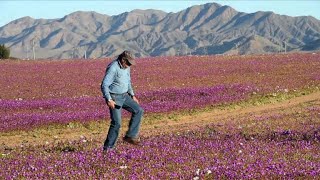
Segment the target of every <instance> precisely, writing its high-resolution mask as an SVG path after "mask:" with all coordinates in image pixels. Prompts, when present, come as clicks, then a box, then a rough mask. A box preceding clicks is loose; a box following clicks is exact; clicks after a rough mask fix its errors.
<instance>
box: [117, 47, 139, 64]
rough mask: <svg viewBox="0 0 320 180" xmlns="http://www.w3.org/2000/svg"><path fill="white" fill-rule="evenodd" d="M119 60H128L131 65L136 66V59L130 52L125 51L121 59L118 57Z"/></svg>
mask: <svg viewBox="0 0 320 180" xmlns="http://www.w3.org/2000/svg"><path fill="white" fill-rule="evenodd" d="M118 59H119V60H121V59H124V60H127V61H128V62H129V63H130V65H135V64H136V61H135V60H134V57H133V54H132V53H131V52H130V51H127V50H125V51H123V52H122V53H121V54H120V55H119V57H118Z"/></svg>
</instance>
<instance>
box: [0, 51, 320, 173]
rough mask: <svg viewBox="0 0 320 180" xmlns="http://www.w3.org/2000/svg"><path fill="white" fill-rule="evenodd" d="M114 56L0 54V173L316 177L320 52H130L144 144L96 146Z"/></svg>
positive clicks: (319, 168)
mask: <svg viewBox="0 0 320 180" xmlns="http://www.w3.org/2000/svg"><path fill="white" fill-rule="evenodd" d="M111 60H112V59H95V60H76V59H75V60H36V61H22V60H14V61H9V60H3V61H0V74H1V76H0V88H1V91H0V121H1V123H0V135H1V140H0V143H1V144H0V148H1V149H0V151H1V152H0V158H1V164H0V179H319V178H320V89H319V88H320V54H319V53H305V54H303V53H295V54H273V55H246V56H177V57H153V58H140V59H137V65H136V66H134V67H132V69H131V77H132V82H133V87H134V90H135V93H136V95H137V97H138V98H139V100H140V104H141V106H142V107H143V108H144V110H145V115H144V119H143V123H142V127H141V132H140V138H141V140H142V143H141V145H140V146H133V145H130V144H127V143H124V142H122V139H121V138H119V140H118V142H117V148H116V150H115V151H110V152H103V151H102V143H103V141H104V139H105V137H106V134H107V131H108V127H109V123H110V120H109V114H108V109H107V106H106V104H105V102H104V100H103V98H102V94H101V91H100V83H101V81H102V78H103V76H104V73H105V68H106V66H107V64H108V63H109V62H110V61H111ZM123 116H124V117H123V124H122V128H121V135H122V136H123V135H124V132H125V131H126V129H127V125H128V120H129V114H128V113H125V112H124V113H123Z"/></svg>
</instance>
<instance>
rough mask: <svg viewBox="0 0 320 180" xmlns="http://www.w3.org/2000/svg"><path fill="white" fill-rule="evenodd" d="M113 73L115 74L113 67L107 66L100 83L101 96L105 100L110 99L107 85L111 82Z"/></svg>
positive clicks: (113, 76)
mask: <svg viewBox="0 0 320 180" xmlns="http://www.w3.org/2000/svg"><path fill="white" fill-rule="evenodd" d="M115 75H116V70H115V68H113V67H112V66H110V67H108V68H107V70H106V74H105V76H104V78H103V81H102V84H101V90H102V94H103V97H104V98H105V99H106V101H109V100H112V98H111V95H110V91H109V86H110V85H111V84H112V83H113V81H114V78H115Z"/></svg>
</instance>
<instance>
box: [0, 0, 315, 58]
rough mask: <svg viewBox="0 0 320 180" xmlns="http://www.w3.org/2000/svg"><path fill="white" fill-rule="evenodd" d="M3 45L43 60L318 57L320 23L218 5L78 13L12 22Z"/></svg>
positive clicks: (0, 39)
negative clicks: (129, 55) (293, 54)
mask: <svg viewBox="0 0 320 180" xmlns="http://www.w3.org/2000/svg"><path fill="white" fill-rule="evenodd" d="M0 44H5V45H6V46H7V47H9V48H10V50H11V56H13V57H17V58H33V55H35V57H36V58H44V59H68V58H82V57H86V58H101V57H115V56H116V55H118V54H120V53H121V52H122V51H123V50H124V49H127V50H131V51H132V52H134V54H135V55H136V56H137V57H146V56H176V55H195V54H197V55H209V54H261V53H278V52H292V51H294V52H295V51H319V50H320V21H319V20H318V19H316V18H314V17H312V16H300V17H290V16H286V15H278V14H275V13H273V12H261V11H259V12H255V13H244V12H238V11H236V10H235V9H233V8H232V7H229V6H221V5H219V4H217V3H207V4H203V5H197V6H192V7H189V8H187V9H184V10H182V11H179V12H176V13H166V12H164V11H160V10H151V9H149V10H133V11H131V12H125V13H122V14H119V15H115V16H108V15H104V14H99V13H96V12H83V11H77V12H74V13H71V14H69V15H66V16H64V17H63V18H58V19H33V18H31V17H23V18H20V19H17V20H14V21H12V22H10V23H8V24H6V25H5V26H2V27H0ZM33 52H34V53H33Z"/></svg>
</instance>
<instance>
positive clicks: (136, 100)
mask: <svg viewBox="0 0 320 180" xmlns="http://www.w3.org/2000/svg"><path fill="white" fill-rule="evenodd" d="M132 99H133V100H134V101H135V102H136V103H138V104H139V100H138V99H137V98H136V97H135V96H132Z"/></svg>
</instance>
